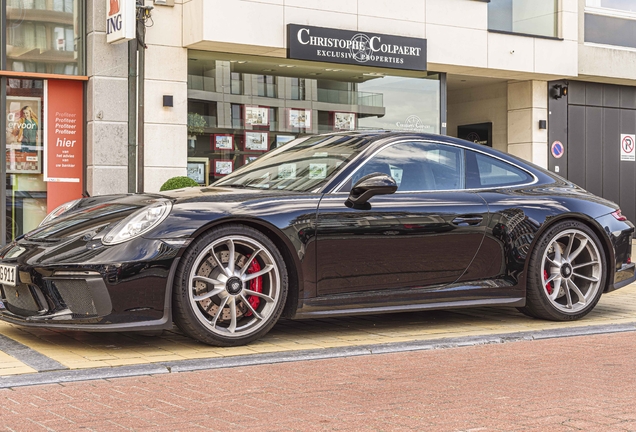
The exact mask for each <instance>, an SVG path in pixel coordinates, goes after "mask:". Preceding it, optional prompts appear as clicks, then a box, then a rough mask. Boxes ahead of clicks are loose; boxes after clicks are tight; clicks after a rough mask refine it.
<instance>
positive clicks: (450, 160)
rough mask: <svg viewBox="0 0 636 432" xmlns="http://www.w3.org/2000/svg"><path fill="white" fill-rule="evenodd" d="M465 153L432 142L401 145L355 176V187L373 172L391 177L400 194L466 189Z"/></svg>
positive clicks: (381, 153)
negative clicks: (463, 181)
mask: <svg viewBox="0 0 636 432" xmlns="http://www.w3.org/2000/svg"><path fill="white" fill-rule="evenodd" d="M463 165H464V164H463V157H462V150H461V149H460V148H457V147H452V146H446V145H443V144H430V143H399V144H394V145H392V146H390V147H387V148H385V149H384V150H382V151H381V152H380V153H378V154H377V155H375V156H374V157H373V158H371V159H370V160H369V161H368V162H367V163H366V164H364V166H362V167H361V168H360V169H359V170H358V171H357V172H356V173H355V174H354V176H353V178H352V184H355V183H356V181H357V180H359V179H360V178H362V177H363V176H365V175H368V174H372V173H376V172H378V173H383V174H388V175H390V176H391V177H393V179H394V180H395V182H396V183H397V184H398V191H399V192H415V191H433V190H453V189H461V188H462V179H463V178H464V175H463Z"/></svg>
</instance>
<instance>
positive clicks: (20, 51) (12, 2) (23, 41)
mask: <svg viewBox="0 0 636 432" xmlns="http://www.w3.org/2000/svg"><path fill="white" fill-rule="evenodd" d="M85 3H86V2H83V1H77V0H8V1H7V26H6V27H7V31H6V39H5V41H6V55H7V69H8V70H12V71H16V72H18V71H30V70H29V66H27V63H31V64H37V65H43V66H44V67H43V70H41V69H42V67H40V66H37V67H36V69H37V72H43V73H62V74H67V75H77V74H81V73H83V67H84V65H83V56H82V53H83V42H84V39H83V37H82V36H81V35H82V34H83V29H82V27H83V25H82V19H81V18H82V14H83V10H82V9H83V7H84V5H85ZM34 9H38V10H39V11H38V12H35V11H34ZM69 63H74V64H75V67H66V65H67V64H69ZM59 65H63V66H62V67H59ZM34 72H35V71H34Z"/></svg>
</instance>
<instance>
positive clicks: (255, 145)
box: [187, 50, 441, 183]
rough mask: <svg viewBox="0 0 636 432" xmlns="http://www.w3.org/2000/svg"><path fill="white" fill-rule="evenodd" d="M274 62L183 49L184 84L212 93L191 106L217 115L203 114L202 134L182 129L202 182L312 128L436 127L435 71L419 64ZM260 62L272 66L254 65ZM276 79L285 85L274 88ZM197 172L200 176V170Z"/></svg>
mask: <svg viewBox="0 0 636 432" xmlns="http://www.w3.org/2000/svg"><path fill="white" fill-rule="evenodd" d="M279 66H280V65H278V64H276V62H273V63H272V62H268V61H267V60H264V59H261V58H258V57H251V58H247V57H242V58H238V57H236V56H233V55H230V54H215V53H209V52H198V51H195V50H190V51H189V60H188V88H189V89H192V90H195V89H196V90H204V91H206V92H208V93H210V94H207V95H206V96H205V99H206V100H215V101H218V102H207V101H202V100H200V99H201V94H200V93H198V92H191V93H190V97H191V99H190V100H189V104H188V112H189V113H196V114H198V115H200V116H202V117H203V118H204V119H207V117H206V116H211V115H212V114H211V111H210V110H208V111H205V110H206V108H205V107H206V104H214V105H213V106H214V107H215V109H216V112H215V116H216V117H215V119H214V120H215V121H210V120H209V121H206V127H205V131H204V133H203V134H198V135H196V139H195V137H194V135H193V134H190V133H189V134H188V139H187V145H188V157H189V159H190V161H189V162H191V163H192V166H193V176H194V174H196V173H200V172H201V170H197V169H194V167H195V166H200V164H202V163H204V162H205V165H206V167H207V170H208V172H209V177H208V178H207V181H206V183H207V182H213V181H215V180H219V179H221V178H223V176H225V175H227V174H228V173H229V172H232V171H233V170H235V169H237V168H239V167H241V166H242V165H244V164H247V163H251V161H253V160H254V159H256V158H258V157H259V156H261V155H263V154H264V153H266V152H268V151H269V150H271V149H273V148H277V147H278V146H281V145H284V144H285V143H287V142H289V141H291V140H293V139H295V138H297V137H302V136H305V135H310V134H316V133H323V132H334V131H348V130H354V129H387V130H406V131H410V132H430V133H436V132H437V133H438V132H439V130H440V121H441V120H440V105H441V102H440V95H441V81H440V76H439V74H435V73H426V72H425V73H423V74H422V75H423V76H421V77H418V78H413V77H402V76H399V73H400V72H399V71H395V73H396V74H398V75H395V76H389V75H385V74H382V73H378V72H376V71H371V72H368V73H366V72H364V71H360V70H356V71H346V70H341V69H338V70H326V69H325V68H324V65H316V66H315V67H314V68H310V67H308V68H307V69H308V70H306V71H303V72H301V73H299V70H296V69H287V68H281V67H279ZM264 70H271V73H270V72H269V71H268V73H269V74H268V75H263V74H262V73H258V72H259V71H260V72H262V71H264ZM286 72H288V73H293V74H294V75H296V76H294V77H291V76H288V75H286ZM206 79H209V80H210V81H208V82H209V83H210V84H211V85H209V86H208V85H207V84H206V81H205V80H206ZM212 83H213V85H212ZM282 84H284V87H283V88H284V90H285V91H278V90H279V88H278V86H279V85H282ZM226 92H227V93H229V94H227V93H226ZM224 93H225V94H224ZM195 97H196V98H197V99H196V100H195V99H194V98H195ZM264 98H271V100H272V102H271V103H268V102H267V99H264ZM210 106H212V105H210ZM189 118H190V116H189ZM248 119H249V120H248ZM197 164H199V165H197ZM196 180H197V181H199V182H200V183H202V182H201V181H200V180H201V178H200V176H199V177H197V179H196Z"/></svg>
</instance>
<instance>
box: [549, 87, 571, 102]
mask: <svg viewBox="0 0 636 432" xmlns="http://www.w3.org/2000/svg"><path fill="white" fill-rule="evenodd" d="M567 95H568V86H567V85H561V84H556V85H553V86H552V87H551V88H550V97H551V98H554V99H561V98H562V97H563V96H567Z"/></svg>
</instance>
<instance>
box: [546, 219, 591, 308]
mask: <svg viewBox="0 0 636 432" xmlns="http://www.w3.org/2000/svg"><path fill="white" fill-rule="evenodd" d="M541 262H542V266H541V270H540V271H541V276H542V280H543V284H544V289H545V294H546V295H547V298H548V300H549V301H550V303H551V304H552V306H554V307H555V308H556V309H558V310H559V311H561V312H565V313H568V314H572V313H577V312H579V311H581V310H582V309H584V308H585V307H586V306H588V304H589V303H590V302H591V301H593V299H595V298H596V294H597V293H598V290H599V289H601V279H602V274H603V269H602V264H601V255H600V252H599V249H598V247H597V246H596V242H595V241H594V240H593V239H592V238H591V237H590V236H589V235H588V234H586V233H585V232H583V231H581V230H578V229H569V230H564V231H561V232H559V233H558V234H557V235H556V236H555V237H554V238H553V239H552V240H551V241H550V243H549V244H548V247H547V248H546V250H545V252H544V253H543V259H542V260H541Z"/></svg>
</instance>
